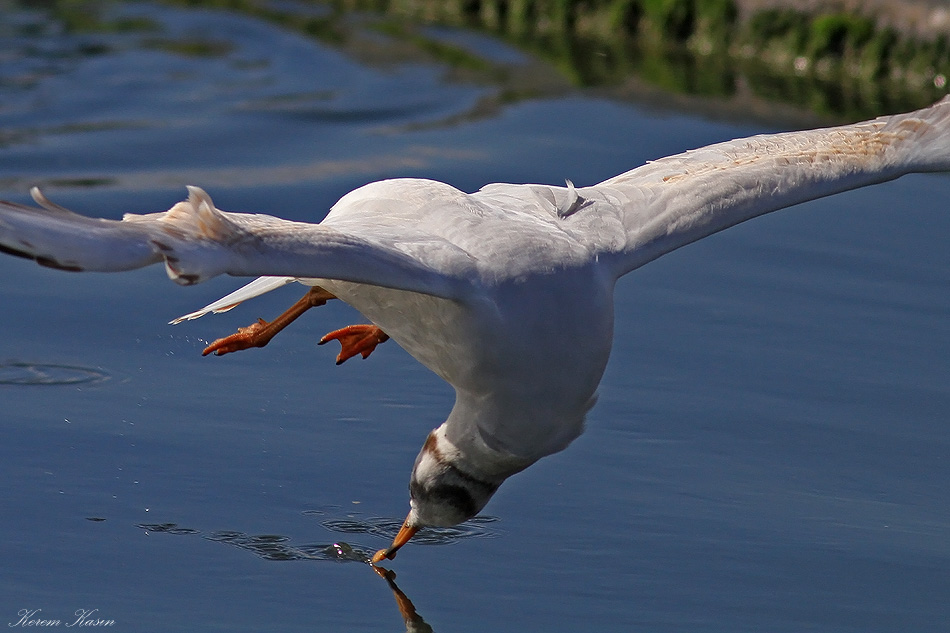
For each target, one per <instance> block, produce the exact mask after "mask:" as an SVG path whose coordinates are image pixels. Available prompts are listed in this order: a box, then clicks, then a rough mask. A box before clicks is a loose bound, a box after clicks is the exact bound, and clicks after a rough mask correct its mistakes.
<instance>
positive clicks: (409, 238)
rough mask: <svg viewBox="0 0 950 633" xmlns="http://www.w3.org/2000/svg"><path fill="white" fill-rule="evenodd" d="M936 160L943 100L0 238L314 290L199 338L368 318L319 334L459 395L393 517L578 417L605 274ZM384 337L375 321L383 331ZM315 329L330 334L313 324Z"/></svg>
mask: <svg viewBox="0 0 950 633" xmlns="http://www.w3.org/2000/svg"><path fill="white" fill-rule="evenodd" d="M944 170H950V97H948V98H945V99H943V100H942V101H940V102H939V103H937V104H935V105H933V106H931V107H929V108H925V109H922V110H918V111H916V112H912V113H909V114H901V115H895V116H889V117H881V118H878V119H875V120H873V121H867V122H863V123H857V124H854V125H845V126H841V127H834V128H828V129H820V130H811V131H804V132H791V133H782V134H771V135H761V136H754V137H751V138H747V139H741V140H734V141H729V142H726V143H720V144H716V145H711V146H709V147H705V148H702V149H698V150H694V151H689V152H686V153H684V154H679V155H676V156H671V157H668V158H663V159H661V160H657V161H654V162H650V163H648V164H646V165H644V166H642V167H639V168H637V169H634V170H632V171H628V172H626V173H624V174H621V175H619V176H616V177H614V178H611V179H609V180H606V181H604V182H602V183H600V184H597V185H594V186H591V187H580V188H575V187H574V185H573V184H571V183H570V182H568V183H567V186H566V187H555V186H547V185H534V184H525V185H516V184H491V185H487V186H485V187H483V188H482V189H481V190H479V191H478V192H476V193H472V194H467V193H463V192H461V191H459V190H458V189H455V188H453V187H451V186H449V185H447V184H443V183H439V182H434V181H431V180H416V179H399V180H386V181H381V182H374V183H371V184H368V185H366V186H363V187H360V188H359V189H356V190H355V191H352V192H351V193H348V194H347V195H345V196H344V197H343V198H342V199H340V201H339V202H337V203H336V204H335V205H334V206H333V208H332V210H331V211H330V213H329V215H327V217H326V219H325V220H323V221H322V222H321V223H319V224H308V223H300V222H290V221H286V220H281V219H278V218H274V217H271V216H267V215H249V214H239V213H225V212H223V211H220V210H218V209H217V208H215V206H214V204H213V203H212V201H211V198H210V197H209V196H208V195H207V194H206V193H205V192H204V191H202V190H201V189H198V188H197V187H189V196H188V199H187V200H186V201H184V202H180V203H178V204H176V205H174V206H173V207H172V208H171V209H170V210H168V211H166V212H164V213H154V214H149V215H126V216H125V217H124V218H123V219H122V220H121V221H113V220H104V219H92V218H88V217H84V216H80V215H77V214H75V213H72V212H70V211H68V210H66V209H64V208H62V207H60V206H58V205H54V204H52V203H51V202H49V201H48V200H47V199H46V198H45V197H43V195H42V194H41V193H40V192H39V191H38V190H36V189H34V190H33V192H32V193H33V198H34V200H35V201H36V202H37V203H38V204H39V205H40V207H41V208H33V207H27V206H23V205H19V204H14V203H0V250H3V251H4V252H7V253H10V254H13V255H19V256H23V257H27V258H32V259H34V260H36V261H37V262H38V263H40V264H42V265H44V266H51V267H54V268H61V269H64V270H72V271H121V270H129V269H133V268H139V267H141V266H146V265H149V264H153V263H158V262H164V264H165V268H166V269H167V272H168V275H169V276H170V277H171V278H172V279H173V280H175V281H176V282H178V283H180V284H194V283H198V282H200V281H203V280H205V279H208V278H210V277H214V276H215V275H220V274H222V273H227V274H230V275H238V276H259V275H263V276H264V277H262V278H260V279H257V280H256V281H253V282H252V283H251V284H250V285H249V286H246V287H245V288H242V289H241V290H239V291H237V292H236V293H233V294H231V295H229V296H228V297H225V298H224V299H222V300H220V301H218V302H215V303H213V304H211V305H209V306H207V307H206V308H205V309H203V310H200V311H198V312H195V313H192V314H190V315H186V316H185V317H182V318H195V317H197V316H201V315H202V314H205V313H207V312H210V311H221V310H224V309H229V308H230V307H233V305H235V304H237V303H239V302H241V301H243V300H245V299H248V298H250V297H252V296H255V295H257V294H261V293H263V292H266V291H268V290H271V289H273V288H275V287H277V286H280V285H283V284H285V283H288V282H290V281H295V280H296V281H300V282H302V283H304V284H308V285H310V286H313V288H312V289H311V290H310V291H309V292H308V293H307V295H306V296H305V297H304V298H303V299H302V300H301V301H300V302H298V303H297V304H296V305H295V306H294V308H292V309H291V310H290V311H288V312H287V313H285V315H284V316H283V317H281V319H278V320H277V321H275V322H273V323H271V324H268V323H264V322H263V321H262V322H259V323H257V324H255V325H253V326H251V327H250V328H244V329H242V331H239V332H238V333H237V334H235V335H232V336H231V337H227V338H225V339H222V340H220V341H218V342H217V343H215V344H213V345H212V346H210V347H209V349H207V350H206V353H208V352H210V351H217V352H218V353H226V352H228V351H234V350H236V349H242V348H244V347H249V346H253V345H262V344H264V343H266V341H267V340H269V338H270V336H273V334H274V333H275V332H276V331H277V330H279V329H280V328H281V327H283V326H284V325H286V324H287V323H288V322H290V321H291V320H293V318H296V316H299V314H301V313H302V312H303V311H305V310H306V309H307V308H309V307H312V306H313V305H319V304H321V303H323V302H325V301H326V300H328V299H331V298H334V297H336V298H339V299H341V300H343V301H345V302H346V303H348V304H350V305H352V306H353V307H354V308H356V309H357V310H358V311H359V312H361V313H362V314H363V315H364V316H365V317H366V318H368V319H369V320H370V321H371V322H372V323H373V324H374V325H366V326H355V329H353V330H346V329H345V330H343V331H338V332H335V333H331V334H330V335H328V337H329V338H336V339H339V340H341V342H342V343H343V351H342V352H341V360H345V358H346V357H347V356H348V355H353V354H356V353H362V354H364V355H368V354H369V352H371V351H372V349H373V348H374V347H375V345H376V344H377V343H379V342H381V341H383V340H385V338H386V336H387V335H388V336H390V337H392V338H393V339H394V340H395V341H396V342H397V343H398V344H399V345H401V346H402V347H404V348H405V349H406V350H407V351H408V352H409V353H410V354H412V355H413V356H414V357H415V358H416V359H418V360H419V361H420V362H421V363H422V364H424V365H425V366H427V367H428V368H430V369H431V370H432V371H434V372H435V373H436V374H438V375H439V376H441V377H442V378H443V379H445V380H446V381H447V382H448V383H449V384H451V385H452V386H453V387H454V388H455V391H456V400H455V405H454V407H453V408H452V411H451V412H450V413H449V415H448V418H447V419H446V421H445V422H444V423H443V424H442V425H441V426H439V427H438V428H436V429H435V430H433V431H432V432H431V433H430V434H429V436H428V438H427V439H426V442H425V445H424V446H423V447H422V450H421V452H420V453H419V456H418V457H417V458H416V461H415V464H414V466H413V469H412V475H411V478H410V484H409V490H410V510H409V514H408V516H407V517H406V520H405V522H404V524H403V527H402V529H401V530H400V531H399V533H398V535H397V536H396V538H395V539H394V541H393V543H392V545H391V546H390V547H389V548H388V549H384V550H380V551H379V552H378V553H377V554H376V556H375V557H374V558H373V560H374V562H375V561H379V560H381V559H382V558H384V557H386V558H392V557H393V556H395V553H396V550H398V549H399V548H400V547H401V546H402V545H404V544H405V543H406V542H407V541H408V540H409V539H410V538H411V537H412V536H413V534H415V532H416V531H417V530H418V529H419V528H420V527H423V526H449V525H454V524H457V523H460V522H461V521H464V520H466V519H468V518H470V517H472V516H474V515H475V514H477V513H478V512H479V511H480V510H481V509H482V508H483V507H484V506H485V504H486V503H487V502H488V500H489V498H490V497H491V496H492V495H493V494H494V492H495V491H496V490H497V489H498V487H499V485H501V483H502V482H504V481H505V479H507V478H508V477H510V476H511V475H513V474H515V473H517V472H519V471H521V470H523V469H525V468H527V467H528V466H530V465H531V464H533V463H534V462H536V461H537V460H538V459H540V458H542V457H544V456H546V455H550V454H552V453H556V452H558V451H560V450H562V449H564V448H565V447H566V446H567V445H568V444H570V443H571V441H572V440H574V439H575V438H576V437H577V436H578V435H579V434H580V433H581V432H582V430H583V424H584V416H585V414H586V413H587V411H588V410H589V409H590V408H591V407H592V406H593V404H594V400H595V392H596V389H597V386H598V383H599V382H600V379H601V376H602V374H603V372H604V368H605V366H606V364H607V358H608V355H609V354H610V348H611V344H612V337H613V291H614V284H615V282H616V281H617V279H618V278H619V277H621V276H622V275H624V274H626V273H628V272H630V271H632V270H634V269H636V268H638V267H640V266H642V265H643V264H646V263H647V262H649V261H651V260H653V259H656V258H657V257H659V256H661V255H663V254H664V253H668V252H670V251H672V250H674V249H676V248H679V247H680V246H683V245H685V244H688V243H690V242H693V241H695V240H698V239H701V238H703V237H705V236H707V235H710V234H712V233H715V232H717V231H720V230H722V229H725V228H728V227H730V226H733V225H735V224H738V223H740V222H743V221H745V220H748V219H750V218H753V217H756V216H759V215H762V214H765V213H768V212H770V211H775V210H777V209H781V208H784V207H788V206H791V205H794V204H797V203H799V202H804V201H806V200H811V199H814V198H818V197H822V196H826V195H830V194H833V193H836V192H840V191H845V190H848V189H854V188H857V187H862V186H865V185H870V184H874V183H879V182H883V181H887V180H892V179H894V178H897V177H899V176H901V175H903V174H907V173H910V172H931V171H944ZM384 333H385V334H384ZM325 338H326V337H325Z"/></svg>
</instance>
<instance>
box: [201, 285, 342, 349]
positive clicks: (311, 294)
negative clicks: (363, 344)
mask: <svg viewBox="0 0 950 633" xmlns="http://www.w3.org/2000/svg"><path fill="white" fill-rule="evenodd" d="M330 299H336V297H334V296H333V295H332V294H330V293H329V292H327V291H326V290H324V289H323V288H320V287H319V286H314V287H313V288H311V289H310V290H309V291H307V294H305V295H304V296H303V297H302V298H301V299H300V300H299V301H298V302H297V303H295V304H294V305H292V306H290V309H288V310H287V311H286V312H284V313H283V314H281V315H280V316H279V317H277V318H276V319H274V320H273V321H271V322H270V323H268V322H267V321H265V320H264V319H258V320H257V323H252V324H251V325H249V326H247V327H242V328H238V331H237V332H236V333H234V334H232V335H231V336H225V337H224V338H219V339H218V340H216V341H215V342H214V343H212V344H211V345H209V346H208V347H206V348H205V349H204V351H203V352H201V355H202V356H207V355H208V354H211V353H212V352H213V353H214V354H215V355H216V356H221V355H223V354H229V353H231V352H237V351H240V350H242V349H249V348H251V347H264V346H265V345H267V344H268V343H270V340H271V339H272V338H274V336H275V335H276V334H277V333H278V332H280V331H281V330H283V329H284V328H285V327H287V326H288V325H290V324H291V323H292V322H293V321H294V320H295V319H296V318H297V317H299V316H300V315H301V314H303V313H304V312H306V311H307V310H309V309H310V308H315V307H317V306H322V305H323V304H325V303H326V302H327V301H329V300H330Z"/></svg>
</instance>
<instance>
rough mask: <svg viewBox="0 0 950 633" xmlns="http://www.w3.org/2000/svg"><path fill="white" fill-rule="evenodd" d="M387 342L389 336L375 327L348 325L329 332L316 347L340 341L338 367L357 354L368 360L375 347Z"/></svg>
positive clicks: (337, 358)
mask: <svg viewBox="0 0 950 633" xmlns="http://www.w3.org/2000/svg"><path fill="white" fill-rule="evenodd" d="M388 340H389V335H388V334H386V333H385V332H383V331H382V330H381V329H379V328H378V327H376V326H375V325H368V324H367V325H348V326H347V327H345V328H341V329H339V330H334V331H333V332H330V333H329V334H327V335H326V336H324V337H323V338H322V339H320V342H319V343H318V345H323V344H324V343H327V342H329V341H340V345H341V348H340V354H339V355H338V356H337V357H336V364H337V365H339V364H341V363H343V362H344V361H346V360H348V359H350V358H353V357H354V356H356V355H357V354H359V355H361V356H362V357H363V358H368V357H369V355H370V354H372V353H373V350H374V349H376V346H377V345H379V344H380V343H385V342H386V341H388Z"/></svg>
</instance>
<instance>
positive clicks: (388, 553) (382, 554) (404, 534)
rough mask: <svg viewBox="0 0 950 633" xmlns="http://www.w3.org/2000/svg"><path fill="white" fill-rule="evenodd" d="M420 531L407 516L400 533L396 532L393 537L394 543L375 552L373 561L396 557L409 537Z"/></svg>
mask: <svg viewBox="0 0 950 633" xmlns="http://www.w3.org/2000/svg"><path fill="white" fill-rule="evenodd" d="M418 531H419V528H418V527H416V526H412V525H409V517H406V520H405V521H404V522H403V524H402V527H401V528H399V533H398V534H396V538H394V539H393V544H392V545H390V546H389V548H388V549H381V550H379V551H378V552H376V553H375V554H373V562H374V563H378V562H379V561H381V560H383V559H384V558H388V559H389V560H392V559H394V558H396V552H397V551H398V550H399V548H400V547H402V546H403V545H405V544H406V543H408V542H409V539H411V538H412V537H413V536H415V534H416V532H418Z"/></svg>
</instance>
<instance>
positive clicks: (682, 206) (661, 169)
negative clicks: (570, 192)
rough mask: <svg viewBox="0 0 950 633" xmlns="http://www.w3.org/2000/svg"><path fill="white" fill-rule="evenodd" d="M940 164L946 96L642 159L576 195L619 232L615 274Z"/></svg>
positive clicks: (948, 121)
mask: <svg viewBox="0 0 950 633" xmlns="http://www.w3.org/2000/svg"><path fill="white" fill-rule="evenodd" d="M945 170H950V97H945V98H944V99H943V100H942V101H940V102H938V103H936V104H934V105H932V106H930V107H929V108H924V109H922V110H918V111H916V112H911V113H908V114H899V115H894V116H887V117H881V118H878V119H875V120H873V121H866V122H863V123H856V124H853V125H845V126H841V127H833V128H827V129H818V130H809V131H804V132H788V133H780V134H767V135H761V136H753V137H750V138H745V139H739V140H734V141H729V142H726V143H719V144H716V145H710V146H708V147H704V148H701V149H697V150H692V151H688V152H686V153H684V154H678V155H675V156H670V157H668V158H663V159H660V160H657V161H654V162H651V163H648V164H646V165H644V166H642V167H639V168H637V169H634V170H632V171H629V172H626V173H624V174H621V175H619V176H616V177H614V178H611V179H609V180H606V181H604V182H602V183H600V184H598V185H595V186H594V187H590V188H589V189H588V191H589V193H587V192H584V191H582V195H590V196H597V197H598V198H600V199H602V200H605V201H606V202H607V203H608V204H606V205H605V207H606V208H608V209H611V208H612V209H614V210H615V212H616V214H617V216H616V217H612V218H601V219H600V220H599V221H600V222H601V223H602V225H603V226H605V227H607V226H610V227H612V229H611V230H612V231H621V232H622V233H623V234H622V235H619V236H618V235H613V236H612V237H610V238H608V239H610V240H611V242H612V243H610V244H608V245H607V246H608V249H609V250H612V251H614V252H618V251H619V257H616V258H615V259H614V262H615V274H616V276H618V277H619V276H620V275H623V274H625V273H627V272H629V271H631V270H633V269H635V268H638V267H639V266H642V265H643V264H645V263H647V262H649V261H652V260H654V259H656V258H657V257H659V256H661V255H663V254H665V253H668V252H670V251H672V250H674V249H677V248H679V247H680V246H684V245H686V244H689V243H690V242H694V241H696V240H698V239H701V238H703V237H706V236H707V235H711V234H713V233H716V232H717V231H721V230H723V229H726V228H728V227H730V226H734V225H736V224H739V223H740V222H744V221H745V220H748V219H751V218H754V217H756V216H759V215H763V214H765V213H769V212H771V211H775V210H778V209H782V208H785V207H788V206H791V205H794V204H798V203H800V202H805V201H807V200H813V199H815V198H820V197H823V196H827V195H831V194H834V193H838V192H842V191H847V190H849V189H856V188H858V187H863V186H865V185H870V184H874V183H879V182H884V181H887V180H892V179H894V178H898V177H899V176H902V175H904V174H907V173H912V172H932V171H945ZM608 213H610V212H609V211H608ZM578 215H581V214H578ZM605 221H607V222H605Z"/></svg>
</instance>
